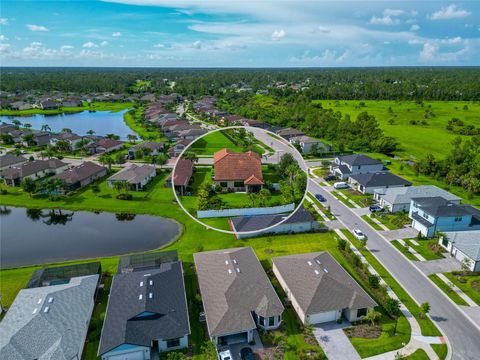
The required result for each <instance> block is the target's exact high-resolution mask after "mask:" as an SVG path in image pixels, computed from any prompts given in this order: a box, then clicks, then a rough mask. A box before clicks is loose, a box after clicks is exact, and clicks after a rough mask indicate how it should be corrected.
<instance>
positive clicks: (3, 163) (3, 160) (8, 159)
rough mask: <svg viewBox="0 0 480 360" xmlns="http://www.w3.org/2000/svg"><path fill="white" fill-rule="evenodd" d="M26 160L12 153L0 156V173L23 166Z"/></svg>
mask: <svg viewBox="0 0 480 360" xmlns="http://www.w3.org/2000/svg"><path fill="white" fill-rule="evenodd" d="M27 161H28V160H27V159H26V158H25V157H23V156H21V155H18V156H17V155H14V154H12V153H6V154H5V155H2V156H0V171H2V170H5V169H8V168H11V167H14V166H20V165H22V164H25V163H26V162H27Z"/></svg>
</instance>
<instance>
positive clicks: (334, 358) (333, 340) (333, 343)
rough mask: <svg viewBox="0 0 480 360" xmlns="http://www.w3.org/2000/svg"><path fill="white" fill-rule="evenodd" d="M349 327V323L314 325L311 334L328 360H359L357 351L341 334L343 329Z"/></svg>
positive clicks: (345, 336)
mask: <svg viewBox="0 0 480 360" xmlns="http://www.w3.org/2000/svg"><path fill="white" fill-rule="evenodd" d="M349 326H350V323H349V322H347V321H344V322H343V323H341V324H338V323H337V322H329V323H325V324H318V325H315V330H314V331H313V333H314V335H315V338H316V339H317V341H318V343H319V344H320V346H321V347H322V349H323V351H324V352H325V355H327V358H328V359H330V360H360V356H359V355H358V353H357V351H356V350H355V348H354V347H353V346H352V344H351V343H350V340H348V337H347V335H345V333H344V332H343V329H344V328H347V327H349Z"/></svg>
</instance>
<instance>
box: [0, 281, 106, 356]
mask: <svg viewBox="0 0 480 360" xmlns="http://www.w3.org/2000/svg"><path fill="white" fill-rule="evenodd" d="M97 282H98V275H89V276H83V277H76V278H71V279H70V282H69V283H67V284H62V285H52V286H45V287H38V288H32V289H23V290H21V291H20V292H19V293H18V295H17V297H16V298H15V301H14V302H13V304H12V306H10V309H9V310H8V312H7V315H6V316H5V318H4V319H3V320H2V322H1V323H0V358H1V359H9V360H32V359H39V360H47V359H52V360H53V359H58V360H71V359H73V358H75V359H76V358H77V356H78V358H81V353H80V351H81V349H82V347H83V343H84V341H85V335H86V333H87V327H88V322H89V319H90V316H91V311H92V309H93V303H94V294H95V290H96V287H97ZM50 299H53V300H52V301H51V302H50ZM35 309H36V311H35ZM45 309H48V310H47V311H45Z"/></svg>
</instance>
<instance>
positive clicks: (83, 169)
mask: <svg viewBox="0 0 480 360" xmlns="http://www.w3.org/2000/svg"><path fill="white" fill-rule="evenodd" d="M105 175H107V168H105V167H104V166H100V165H98V164H95V163H93V162H90V161H85V162H84V163H82V164H80V165H78V166H74V167H73V168H70V169H68V170H66V171H64V172H62V173H60V174H58V175H55V176H53V178H54V179H59V180H62V181H63V183H64V190H65V191H73V190H75V189H79V188H82V187H84V186H87V185H88V184H90V183H92V182H94V181H95V180H97V179H100V178H102V177H104V176H105Z"/></svg>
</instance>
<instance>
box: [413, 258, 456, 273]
mask: <svg viewBox="0 0 480 360" xmlns="http://www.w3.org/2000/svg"><path fill="white" fill-rule="evenodd" d="M415 264H416V265H417V266H418V267H419V268H420V270H422V271H423V272H424V273H425V275H431V274H438V273H445V272H452V271H456V270H461V269H462V264H461V263H460V261H458V260H457V259H455V258H454V257H452V256H450V255H448V254H447V255H446V258H445V259H439V260H430V261H417V262H415Z"/></svg>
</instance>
